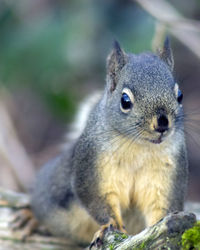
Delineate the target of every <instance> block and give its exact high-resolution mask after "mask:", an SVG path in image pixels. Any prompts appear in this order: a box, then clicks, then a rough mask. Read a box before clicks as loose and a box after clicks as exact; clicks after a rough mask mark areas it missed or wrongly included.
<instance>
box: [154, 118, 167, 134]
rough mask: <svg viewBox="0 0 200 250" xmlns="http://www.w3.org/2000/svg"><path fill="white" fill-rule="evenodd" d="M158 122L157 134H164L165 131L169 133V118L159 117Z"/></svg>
mask: <svg viewBox="0 0 200 250" xmlns="http://www.w3.org/2000/svg"><path fill="white" fill-rule="evenodd" d="M157 122H158V126H157V128H156V129H155V130H156V131H157V132H159V133H164V132H165V131H167V130H168V128H169V127H168V125H169V121H168V118H167V116H166V115H163V114H162V115H160V116H159V117H158V120H157Z"/></svg>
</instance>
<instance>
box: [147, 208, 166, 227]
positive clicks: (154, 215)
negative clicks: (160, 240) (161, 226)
mask: <svg viewBox="0 0 200 250" xmlns="http://www.w3.org/2000/svg"><path fill="white" fill-rule="evenodd" d="M166 215H167V210H166V209H162V208H154V209H153V210H152V211H151V212H149V213H147V214H146V224H147V226H152V225H154V224H156V223H157V222H158V221H159V220H161V219H162V218H163V217H165V216H166Z"/></svg>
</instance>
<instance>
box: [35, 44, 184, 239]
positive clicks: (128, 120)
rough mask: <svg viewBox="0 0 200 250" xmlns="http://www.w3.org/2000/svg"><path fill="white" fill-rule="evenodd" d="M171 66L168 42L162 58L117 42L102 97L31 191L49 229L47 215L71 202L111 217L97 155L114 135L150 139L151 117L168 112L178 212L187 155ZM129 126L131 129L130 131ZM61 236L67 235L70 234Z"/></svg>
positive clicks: (99, 216) (102, 217) (173, 207)
mask: <svg viewBox="0 0 200 250" xmlns="http://www.w3.org/2000/svg"><path fill="white" fill-rule="evenodd" d="M172 68H173V57H172V53H171V48H170V46H169V43H168V41H167V42H165V46H164V49H163V53H162V54H160V56H159V55H155V54H153V53H142V54H139V55H134V54H126V53H125V52H124V51H123V50H122V49H121V48H120V46H119V44H118V43H116V44H115V47H114V49H113V51H112V52H111V54H110V55H109V57H108V60H107V85H106V87H105V90H104V93H103V95H102V98H101V99H100V101H99V102H98V103H97V104H96V105H95V107H94V108H93V110H92V111H91V113H90V115H89V117H88V121H87V124H86V127H85V129H84V131H83V133H82V135H81V136H80V138H79V139H78V140H77V141H76V143H75V144H74V145H72V147H71V151H70V152H68V153H64V154H63V155H62V156H61V157H60V158H58V159H57V160H55V161H52V162H51V163H50V164H48V165H46V166H45V167H44V169H43V170H42V171H41V173H40V174H39V177H38V181H37V183H36V186H35V190H34V193H33V199H32V204H33V210H34V212H35V214H36V216H37V217H38V218H39V219H41V220H42V221H44V223H46V224H47V225H50V226H51V227H52V231H56V229H55V230H53V227H54V225H53V224H52V223H50V222H49V221H50V220H51V218H50V216H49V215H50V214H52V213H54V212H56V211H57V210H62V211H64V210H66V213H67V212H68V211H69V210H70V206H71V204H78V206H83V209H85V210H86V211H87V212H88V213H89V214H91V215H92V217H93V218H94V219H95V220H96V221H97V222H98V223H99V224H105V223H107V222H108V221H109V218H110V216H111V215H112V209H111V208H110V207H109V205H108V204H106V202H105V197H101V195H100V194H99V185H98V184H99V181H100V177H99V173H98V171H97V170H96V164H97V156H98V155H99V154H101V153H102V152H105V151H106V150H107V149H108V147H110V146H111V145H112V143H111V142H112V140H113V139H114V138H115V136H116V134H119V135H124V136H125V137H128V138H133V140H134V136H135V133H136V132H137V129H139V128H142V129H143V130H145V131H146V133H147V134H148V138H149V139H153V138H154V134H153V133H152V131H150V130H149V120H151V118H152V117H153V116H156V115H157V114H159V112H164V113H165V114H168V115H171V117H172V122H173V124H174V125H173V129H174V135H173V136H174V144H175V148H176V150H175V152H174V154H175V158H176V160H177V164H176V165H177V169H176V175H175V176H174V180H173V184H172V187H171V195H170V198H169V199H171V200H170V204H171V205H170V207H169V211H174V210H182V208H183V201H184V196H185V192H186V187H187V175H188V174H187V155H186V149H185V141H184V128H183V118H182V115H183V109H182V106H181V105H179V104H178V102H177V97H176V95H175V92H174V86H175V81H174V78H173V75H172ZM125 87H127V88H129V89H130V90H131V91H132V92H133V93H134V103H133V109H132V110H131V111H130V112H129V113H128V114H125V113H123V112H122V111H121V110H120V100H121V95H122V90H123V89H124V88H125ZM134 127H135V130H136V131H135V130H134ZM130 128H133V130H132V132H130ZM168 137H169V138H170V140H172V136H171V137H170V132H169V133H168V132H167V134H166V136H165V140H166V141H167V140H169V139H168ZM146 139H147V138H143V137H140V139H139V142H140V143H147V141H146ZM175 140H176V141H175ZM148 143H149V145H150V144H151V142H148ZM47 217H48V219H47ZM79 219H81V218H79ZM68 227H70V226H68ZM66 228H67V225H66ZM65 230H66V229H65ZM66 231H67V230H66ZM69 231H70V229H69ZM63 234H64V235H71V233H70V232H69V234H67V233H63Z"/></svg>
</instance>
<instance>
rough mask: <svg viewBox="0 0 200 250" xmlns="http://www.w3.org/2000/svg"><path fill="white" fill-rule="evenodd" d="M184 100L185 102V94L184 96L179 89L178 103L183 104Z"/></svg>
mask: <svg viewBox="0 0 200 250" xmlns="http://www.w3.org/2000/svg"><path fill="white" fill-rule="evenodd" d="M182 100H183V94H182V92H181V91H180V89H179V90H178V96H177V101H178V103H179V104H181V102H182Z"/></svg>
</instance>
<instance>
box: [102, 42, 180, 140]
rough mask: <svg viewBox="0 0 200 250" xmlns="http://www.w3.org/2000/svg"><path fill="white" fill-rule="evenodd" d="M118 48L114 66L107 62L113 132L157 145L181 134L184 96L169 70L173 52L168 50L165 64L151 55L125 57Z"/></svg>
mask: <svg viewBox="0 0 200 250" xmlns="http://www.w3.org/2000/svg"><path fill="white" fill-rule="evenodd" d="M166 43H167V44H165V46H169V45H168V41H167V42H166ZM116 46H117V47H116V48H115V50H116V51H115V52H112V53H115V56H114V55H113V54H111V56H110V58H109V60H112V62H109V61H108V83H107V91H108V95H107V97H108V98H107V107H106V109H107V112H106V113H107V115H108V116H109V119H108V120H109V121H110V126H111V127H112V129H114V130H116V131H117V132H118V133H120V134H121V135H124V136H127V137H128V138H133V140H137V141H138V142H141V141H142V142H144V141H145V142H148V143H154V144H159V143H161V142H163V141H165V139H166V138H168V137H169V136H172V135H173V133H174V132H182V127H183V126H182V112H183V111H182V104H181V103H182V97H183V95H182V93H181V91H180V89H179V86H178V84H177V83H175V81H174V78H173V75H172V70H171V68H170V67H172V65H173V59H172V55H171V50H170V48H169V47H168V48H165V50H166V51H165V53H168V55H167V56H168V57H166V55H164V56H165V58H164V59H165V60H164V59H163V58H161V56H157V55H155V54H150V53H149V54H140V55H137V56H136V55H133V54H125V53H124V52H123V51H122V50H121V48H120V47H119V45H118V44H117V45H116ZM167 50H168V51H167ZM169 50H170V52H169ZM169 53H170V54H169ZM117 58H118V59H117ZM116 60H118V65H116ZM109 63H110V64H109ZM109 66H110V70H111V71H110V72H109ZM113 69H115V71H113Z"/></svg>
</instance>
